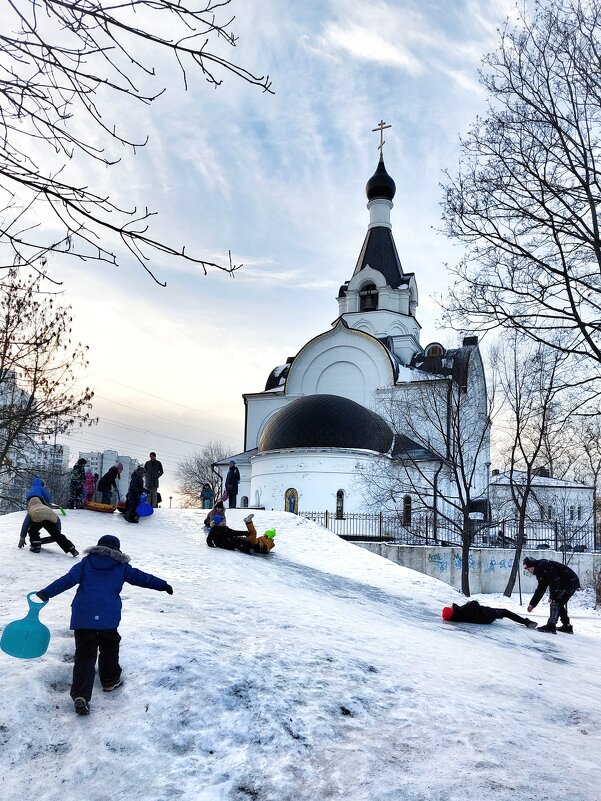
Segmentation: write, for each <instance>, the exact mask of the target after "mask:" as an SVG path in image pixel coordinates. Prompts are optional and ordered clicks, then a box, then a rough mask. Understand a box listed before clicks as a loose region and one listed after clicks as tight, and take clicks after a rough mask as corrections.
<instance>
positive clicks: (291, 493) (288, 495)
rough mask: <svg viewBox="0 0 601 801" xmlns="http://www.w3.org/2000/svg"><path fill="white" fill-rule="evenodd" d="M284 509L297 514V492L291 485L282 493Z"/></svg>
mask: <svg viewBox="0 0 601 801" xmlns="http://www.w3.org/2000/svg"><path fill="white" fill-rule="evenodd" d="M284 511H285V512H290V513H291V514H293V515H297V514H298V492H297V491H296V490H295V489H294V488H293V487H290V489H287V490H286V492H285V493H284Z"/></svg>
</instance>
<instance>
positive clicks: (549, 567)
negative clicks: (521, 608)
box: [523, 556, 580, 634]
mask: <svg viewBox="0 0 601 801" xmlns="http://www.w3.org/2000/svg"><path fill="white" fill-rule="evenodd" d="M523 567H524V570H527V571H528V573H531V574H532V575H534V576H536V579H537V581H538V587H537V588H536V590H535V591H534V595H533V596H532V598H531V599H530V603H529V605H528V611H529V612H532V610H533V609H534V607H535V606H536V605H537V604H538V602H539V601H540V599H541V598H542V597H543V595H544V594H545V592H546V590H547V589H548V590H549V604H550V609H549V620H548V621H547V623H546V625H544V626H540V628H539V629H538V630H539V631H544V632H546V633H547V634H556V633H557V632H558V631H563V632H564V633H566V634H573V633H574V629H573V627H572V625H571V623H570V618H569V616H568V601H569V600H570V598H571V597H572V595H574V593H575V592H576V590H579V589H580V579H579V578H578V576H577V575H576V573H574V571H573V570H572V568H571V567H568V566H567V565H563V564H562V563H561V562H554V561H553V560H552V559H531V558H530V557H529V556H527V557H526V558H525V559H524V562H523ZM558 620H561V626H559V627H558V626H557V621H558Z"/></svg>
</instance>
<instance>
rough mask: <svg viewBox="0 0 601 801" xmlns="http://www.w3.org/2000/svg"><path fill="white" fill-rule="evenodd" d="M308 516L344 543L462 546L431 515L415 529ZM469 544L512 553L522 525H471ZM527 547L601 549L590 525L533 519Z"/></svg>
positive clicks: (415, 522)
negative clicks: (345, 541)
mask: <svg viewBox="0 0 601 801" xmlns="http://www.w3.org/2000/svg"><path fill="white" fill-rule="evenodd" d="M301 514H302V516H303V517H306V518H307V519H308V520H312V521H314V522H315V523H319V524H320V525H321V526H324V527H325V528H327V529H329V530H330V531H333V532H334V533H335V534H337V535H338V536H339V537H341V538H342V539H344V540H350V541H353V540H354V541H362V542H393V543H396V544H398V545H460V544H461V540H462V538H461V526H460V525H459V524H453V523H452V522H450V521H448V520H438V521H437V522H436V524H435V523H434V520H433V518H432V516H431V515H424V516H422V517H414V518H413V519H412V521H411V524H410V525H405V524H403V520H402V518H401V517H399V515H397V514H395V513H387V512H380V513H375V514H369V513H359V512H351V513H349V514H347V513H345V514H343V515H337V514H336V512H329V511H325V512H302V513H301ZM470 529H471V530H470V540H471V544H472V545H473V546H474V547H476V548H513V547H514V546H515V544H516V537H517V531H518V523H517V520H501V521H497V522H484V521H479V520H472V521H470ZM525 537H526V540H525V543H524V547H526V548H531V549H545V550H548V549H550V550H554V551H575V552H584V551H594V550H601V546H600V545H599V542H598V540H597V538H596V536H595V530H594V528H593V527H592V526H589V525H586V526H585V525H577V524H575V523H572V522H569V523H561V522H559V521H547V520H530V521H527V523H526V530H525Z"/></svg>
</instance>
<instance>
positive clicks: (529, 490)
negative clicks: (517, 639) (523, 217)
mask: <svg viewBox="0 0 601 801" xmlns="http://www.w3.org/2000/svg"><path fill="white" fill-rule="evenodd" d="M554 342H555V343H556V344H560V337H559V336H557V334H556V337H555V339H554ZM489 358H490V363H491V369H492V371H493V372H494V374H495V384H496V387H497V403H498V406H499V407H500V414H499V416H498V417H497V424H496V429H497V436H496V447H497V449H498V451H499V452H500V453H501V455H502V457H504V460H505V467H506V470H507V479H508V493H509V508H510V509H511V512H512V516H513V515H514V514H515V516H516V518H517V532H516V550H515V558H514V562H513V566H512V568H511V571H510V575H509V579H508V582H507V586H506V588H505V595H507V596H508V597H509V596H511V593H512V591H513V587H514V584H515V580H516V578H517V571H518V570H519V569H520V563H521V553H522V548H523V547H524V543H525V539H526V527H527V521H528V520H529V519H531V518H532V515H533V514H534V516H535V517H536V518H537V519H538V518H540V506H541V503H540V501H539V499H538V498H537V493H536V488H535V487H536V483H537V481H538V480H539V479H538V476H539V472H538V471H539V468H540V467H545V468H546V469H547V470H548V471H549V474H550V475H553V472H552V470H553V464H554V458H555V457H554V454H555V453H556V452H559V451H562V450H563V449H564V446H565V444H566V441H569V440H571V439H572V437H571V433H570V420H571V418H572V415H573V414H574V413H577V412H578V410H580V409H582V408H584V407H585V406H586V402H587V400H588V398H589V394H590V393H589V392H587V391H586V381H585V382H584V387H582V386H581V387H580V388H578V389H577V388H574V387H573V386H572V383H573V376H574V369H573V367H574V364H573V362H574V359H573V357H572V356H570V354H568V353H565V352H564V351H563V349H562V348H561V347H554V348H553V347H550V346H546V345H542V344H539V343H536V342H533V341H532V340H528V339H525V338H524V337H523V336H522V335H521V334H520V333H519V332H518V331H517V330H513V331H510V332H508V333H506V334H505V335H504V336H503V338H502V339H500V340H499V342H498V343H497V344H496V345H495V347H493V348H491V351H490V355H489ZM572 453H573V452H572ZM504 512H505V513H506V512H507V509H505V510H504Z"/></svg>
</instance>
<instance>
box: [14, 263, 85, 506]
mask: <svg viewBox="0 0 601 801" xmlns="http://www.w3.org/2000/svg"><path fill="white" fill-rule="evenodd" d="M43 280H44V276H43V275H34V276H31V275H28V276H26V275H25V274H17V271H16V270H14V269H12V270H9V272H8V275H7V276H6V279H5V281H4V282H3V284H1V285H0V488H2V489H1V490H0V491H1V492H2V493H3V494H4V496H6V495H8V497H9V498H10V485H11V480H12V479H13V478H14V476H15V473H16V472H18V471H19V469H20V468H19V464H23V463H25V464H26V463H27V461H28V458H27V457H28V453H30V452H31V450H32V449H33V450H35V448H36V446H37V445H38V443H39V440H40V439H41V438H43V437H51V436H52V437H55V436H56V435H57V434H65V433H67V432H68V431H69V430H71V429H73V428H74V427H76V426H81V425H86V424H88V425H92V424H93V423H95V420H93V419H92V418H91V417H90V413H89V409H90V408H91V400H92V397H93V392H92V391H91V390H90V389H89V388H88V387H86V388H85V389H83V390H81V389H79V388H78V387H77V386H76V374H77V373H78V371H79V370H80V369H81V368H85V367H86V366H87V361H86V356H85V353H86V350H87V347H83V346H82V345H81V344H77V345H73V344H72V343H71V338H70V334H71V316H70V309H69V308H68V307H67V308H65V307H62V306H60V305H59V304H58V303H57V302H56V299H55V297H54V296H52V295H45V294H42V293H41V291H40V284H41V283H42V282H43ZM13 500H14V499H13Z"/></svg>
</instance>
